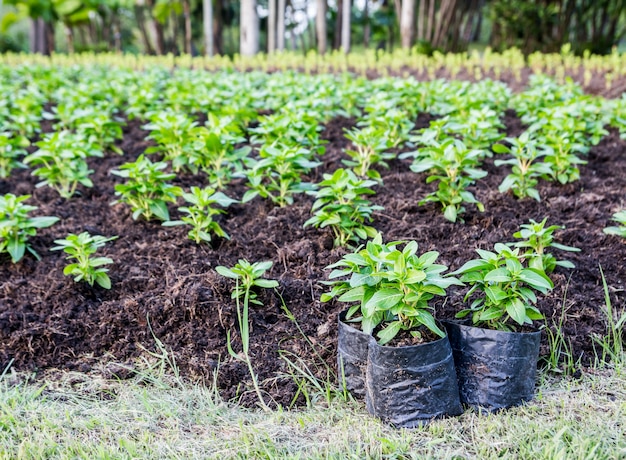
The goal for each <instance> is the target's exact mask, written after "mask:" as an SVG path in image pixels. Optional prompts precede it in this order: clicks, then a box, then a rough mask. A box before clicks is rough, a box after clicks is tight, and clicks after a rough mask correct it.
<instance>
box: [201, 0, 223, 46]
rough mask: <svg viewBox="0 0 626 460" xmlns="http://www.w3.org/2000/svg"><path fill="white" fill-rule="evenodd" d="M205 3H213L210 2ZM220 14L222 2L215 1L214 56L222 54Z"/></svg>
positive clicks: (210, 0) (220, 0)
mask: <svg viewBox="0 0 626 460" xmlns="http://www.w3.org/2000/svg"><path fill="white" fill-rule="evenodd" d="M205 1H209V2H211V3H213V2H212V0H205ZM211 6H213V5H211ZM222 14H223V13H222V0H217V1H216V2H215V11H213V51H214V52H215V54H224V27H223V26H222Z"/></svg>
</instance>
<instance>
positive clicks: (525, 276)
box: [452, 243, 553, 330]
mask: <svg viewBox="0 0 626 460" xmlns="http://www.w3.org/2000/svg"><path fill="white" fill-rule="evenodd" d="M476 252H477V253H478V255H479V256H480V258H478V259H473V260H470V261H468V262H466V263H465V264H464V265H463V266H462V267H461V268H459V269H458V270H456V271H454V272H452V275H461V277H460V279H461V281H462V282H464V283H467V284H468V285H469V286H470V289H469V290H468V291H467V294H466V295H465V301H467V300H468V299H469V298H470V297H472V295H473V294H474V293H476V294H477V295H476V296H475V298H474V300H473V301H472V303H471V304H470V307H469V308H466V309H463V310H461V311H460V312H459V313H457V314H456V317H457V318H465V317H466V316H467V315H469V314H471V315H472V323H473V324H474V325H477V326H486V327H488V328H490V329H498V330H514V329H515V328H516V327H517V326H522V325H525V324H526V325H529V324H532V322H533V321H534V320H539V319H542V318H543V315H542V314H541V312H540V311H539V309H538V308H537V307H536V306H535V304H536V303H537V295H536V294H535V291H538V292H540V293H542V294H546V293H547V292H548V291H550V290H551V289H552V288H553V283H552V281H551V280H550V278H548V276H547V275H546V274H545V273H544V272H543V271H542V270H538V269H536V268H531V267H525V266H524V259H525V255H524V254H520V248H510V247H508V246H507V245H505V244H502V243H496V244H495V246H494V252H492V251H486V250H483V249H476ZM509 320H513V322H514V324H511V322H510V321H509Z"/></svg>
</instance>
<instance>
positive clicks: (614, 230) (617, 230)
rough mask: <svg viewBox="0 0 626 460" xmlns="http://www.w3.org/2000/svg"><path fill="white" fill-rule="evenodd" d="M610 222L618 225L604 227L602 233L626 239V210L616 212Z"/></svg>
mask: <svg viewBox="0 0 626 460" xmlns="http://www.w3.org/2000/svg"><path fill="white" fill-rule="evenodd" d="M611 220H614V221H615V222H617V223H618V224H619V225H618V226H617V225H616V226H610V227H606V228H605V229H604V230H603V232H604V233H606V234H607V235H617V236H621V237H622V238H626V210H622V211H619V212H616V213H615V214H613V217H612V219H611Z"/></svg>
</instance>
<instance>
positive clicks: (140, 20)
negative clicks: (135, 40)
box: [134, 3, 154, 54]
mask: <svg viewBox="0 0 626 460" xmlns="http://www.w3.org/2000/svg"><path fill="white" fill-rule="evenodd" d="M134 10H135V19H136V20H137V26H138V27H139V33H140V34H141V38H142V40H143V46H144V49H145V52H146V54H154V49H153V48H152V43H150V37H149V35H148V30H147V29H146V18H145V16H144V14H143V13H144V11H143V6H140V5H138V4H137V3H135V8H134Z"/></svg>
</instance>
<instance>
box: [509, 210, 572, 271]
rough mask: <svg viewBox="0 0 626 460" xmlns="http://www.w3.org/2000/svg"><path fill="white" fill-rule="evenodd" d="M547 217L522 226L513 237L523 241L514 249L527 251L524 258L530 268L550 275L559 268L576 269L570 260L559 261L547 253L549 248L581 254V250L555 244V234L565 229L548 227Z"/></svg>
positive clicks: (555, 226) (553, 226) (515, 244)
mask: <svg viewBox="0 0 626 460" xmlns="http://www.w3.org/2000/svg"><path fill="white" fill-rule="evenodd" d="M547 221H548V218H547V217H546V218H545V219H543V220H542V221H541V222H535V221H534V220H533V219H530V223H529V224H522V225H520V227H521V229H520V231H518V232H516V233H514V234H513V237H515V238H518V239H521V240H522V241H518V242H516V243H513V246H514V247H517V248H522V249H525V251H526V252H525V253H524V257H525V258H526V260H527V261H528V266H529V267H531V268H535V269H537V270H541V271H543V272H545V273H547V274H550V273H552V272H553V271H554V269H555V268H556V267H557V266H558V267H563V268H574V264H573V263H571V262H570V261H569V260H557V258H556V257H554V256H553V255H552V254H550V253H548V252H546V249H548V248H554V249H560V250H561V251H568V252H579V251H580V249H578V248H574V247H572V246H566V245H564V244H559V243H556V242H554V235H553V233H554V232H555V231H557V230H561V229H563V228H565V227H563V226H560V225H551V226H549V227H546V226H545V225H546V222H547Z"/></svg>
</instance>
